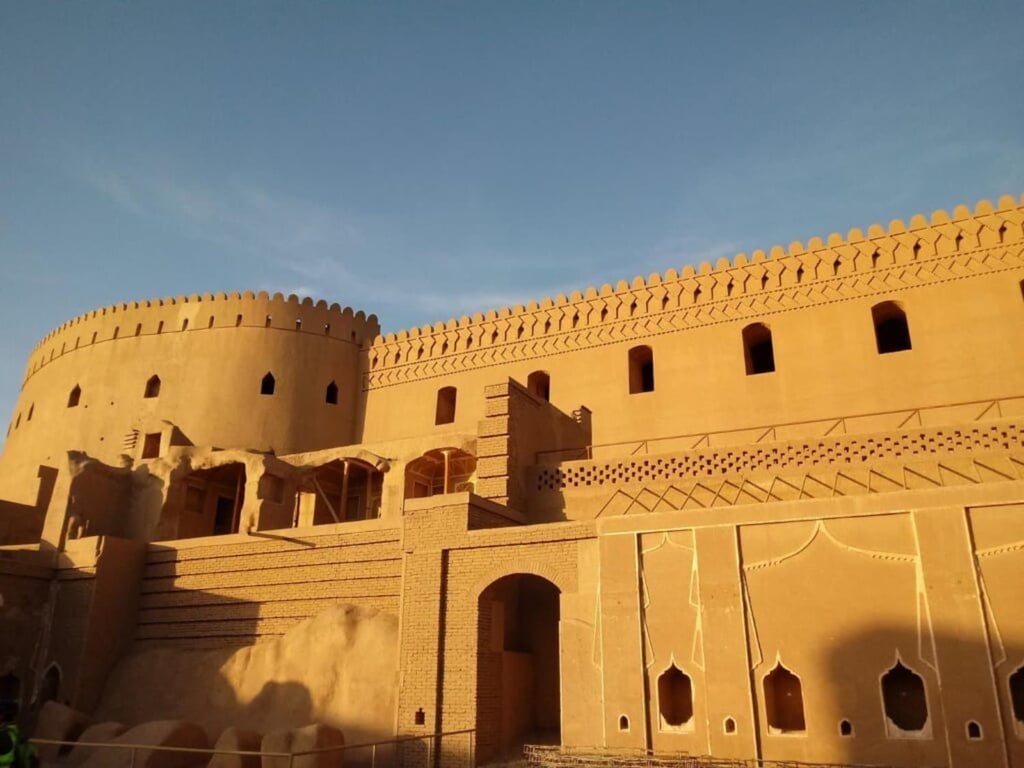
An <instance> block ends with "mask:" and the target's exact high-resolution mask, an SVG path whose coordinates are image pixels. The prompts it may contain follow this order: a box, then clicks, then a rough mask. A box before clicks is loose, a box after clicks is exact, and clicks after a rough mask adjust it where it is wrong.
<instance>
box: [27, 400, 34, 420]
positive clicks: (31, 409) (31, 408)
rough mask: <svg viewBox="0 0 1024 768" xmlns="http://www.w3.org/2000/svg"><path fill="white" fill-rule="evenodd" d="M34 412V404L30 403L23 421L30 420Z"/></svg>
mask: <svg viewBox="0 0 1024 768" xmlns="http://www.w3.org/2000/svg"><path fill="white" fill-rule="evenodd" d="M35 412H36V404H35V403H32V405H30V406H29V407H28V418H27V419H25V421H32V414H33V413H35Z"/></svg>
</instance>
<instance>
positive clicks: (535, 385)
mask: <svg viewBox="0 0 1024 768" xmlns="http://www.w3.org/2000/svg"><path fill="white" fill-rule="evenodd" d="M526 389H527V390H529V392H530V394H532V395H535V396H537V397H539V398H540V399H541V400H550V399H551V376H549V375H548V373H547V371H534V372H533V373H531V374H530V375H529V376H527V377H526Z"/></svg>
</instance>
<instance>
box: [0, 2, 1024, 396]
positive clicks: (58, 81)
mask: <svg viewBox="0 0 1024 768" xmlns="http://www.w3.org/2000/svg"><path fill="white" fill-rule="evenodd" d="M1021 30H1022V22H1021V16H1020V5H1019V3H1009V2H1008V3H1005V4H999V3H962V2H956V3H944V2H906V3H899V4H896V3H882V2H863V3H853V2H806V3H804V2H775V3H761V2H758V3H729V2H715V3H711V2H708V3H696V2H675V3H656V2H617V3H606V2H597V1H596V0H595V1H594V2H554V1H552V2H543V3H541V2H526V1H520V0H517V1H516V2H512V1H511V0H509V1H508V2H503V3H497V2H466V3H433V2H415V3H388V2H376V3H369V2H365V3H343V2H289V3H283V2H282V3H269V2H256V1H255V0H246V1H245V2H237V3H235V2H214V1H212V0H211V1H205V2H185V1H176V2H164V3H155V2H135V3H128V2H117V3H110V2H99V1H93V2H88V3H86V2H66V3H56V2H36V1H35V0H33V1H32V2H10V1H9V0H0V412H2V413H4V414H9V413H10V412H11V410H12V408H13V406H14V402H15V399H16V396H17V390H18V387H19V384H20V380H21V375H22V372H23V366H24V363H25V360H26V358H27V356H28V353H29V351H30V349H31V348H32V346H33V345H34V344H35V342H36V341H37V340H38V339H39V338H40V337H42V336H43V335H44V334H45V333H47V332H48V331H49V330H50V329H51V328H52V327H53V326H55V325H58V324H60V323H61V322H63V321H64V320H66V319H68V318H70V317H72V316H74V315H76V314H78V313H80V312H82V311H85V310H88V309H92V308H95V307H99V306H103V305H107V304H111V303H113V302H117V301H124V300H132V299H142V298H150V297H155V296H166V295H177V294H182V293H205V292H216V291H231V290H245V289H254V290H261V289H265V290H270V291H276V290H280V291H282V292H284V293H286V294H287V293H290V292H295V293H300V294H307V295H311V296H313V297H314V298H325V299H328V300H329V301H338V302H339V303H341V304H348V305H351V306H354V307H356V308H361V309H363V310H365V311H367V312H374V313H376V314H377V315H378V316H379V317H380V319H381V322H382V325H383V326H384V329H385V330H386V331H393V330H398V329H400V328H403V327H407V326H410V325H421V324H423V323H426V322H432V321H436V320H444V319H447V318H448V317H449V316H452V315H455V316H458V315H461V314H471V313H472V312H474V311H483V310H486V309H489V308H492V307H496V306H500V305H503V304H510V303H516V302H525V301H527V300H529V299H540V298H543V297H544V296H546V295H554V294H556V293H559V292H563V293H569V292H570V291H572V290H577V289H584V288H586V287H587V286H588V285H591V284H600V283H603V282H613V283H614V281H616V280H618V279H623V278H625V279H629V278H631V277H632V276H633V275H636V274H644V275H646V274H649V273H650V272H655V271H664V270H666V269H668V268H670V267H674V268H677V269H678V268H680V267H681V266H682V265H684V264H688V263H697V262H699V261H701V260H705V259H715V258H717V257H719V256H731V255H733V254H734V253H737V252H749V251H751V250H753V249H755V248H758V247H764V248H767V247H770V246H772V245H774V244H776V243H788V242H790V241H791V240H803V241H806V240H807V238H809V237H811V236H813V235H827V234H828V233H829V232H831V231H840V232H846V231H847V230H848V229H850V228H852V227H855V226H858V227H866V226H867V225H869V224H871V223H874V222H882V223H887V222H888V221H889V220H890V219H892V218H897V217H899V218H904V219H906V218H909V216H910V215H912V214H914V213H919V212H926V213H927V212H930V211H932V210H934V209H935V208H951V207H952V206H954V205H956V204H958V203H968V204H973V203H974V202H975V201H976V200H977V199H980V198H991V199H995V198H997V197H998V196H999V195H1002V194H1016V195H1020V194H1021V193H1022V192H1024V96H1022V93H1024V46H1022V45H1021Z"/></svg>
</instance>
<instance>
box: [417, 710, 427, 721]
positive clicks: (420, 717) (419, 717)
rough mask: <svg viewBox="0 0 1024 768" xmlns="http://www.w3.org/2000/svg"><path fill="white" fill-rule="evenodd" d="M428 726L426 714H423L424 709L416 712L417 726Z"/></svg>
mask: <svg viewBox="0 0 1024 768" xmlns="http://www.w3.org/2000/svg"><path fill="white" fill-rule="evenodd" d="M426 724H427V716H426V714H425V713H424V712H423V709H422V708H421V709H417V710H416V725H426Z"/></svg>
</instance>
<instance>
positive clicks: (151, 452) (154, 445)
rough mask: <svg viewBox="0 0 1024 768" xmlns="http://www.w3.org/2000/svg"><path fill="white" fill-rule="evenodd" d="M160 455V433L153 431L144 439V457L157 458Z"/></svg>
mask: <svg viewBox="0 0 1024 768" xmlns="http://www.w3.org/2000/svg"><path fill="white" fill-rule="evenodd" d="M159 455H160V433H159V432H151V433H149V434H147V435H146V437H145V438H144V439H143V441H142V458H144V459H155V458H156V457H157V456H159Z"/></svg>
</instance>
